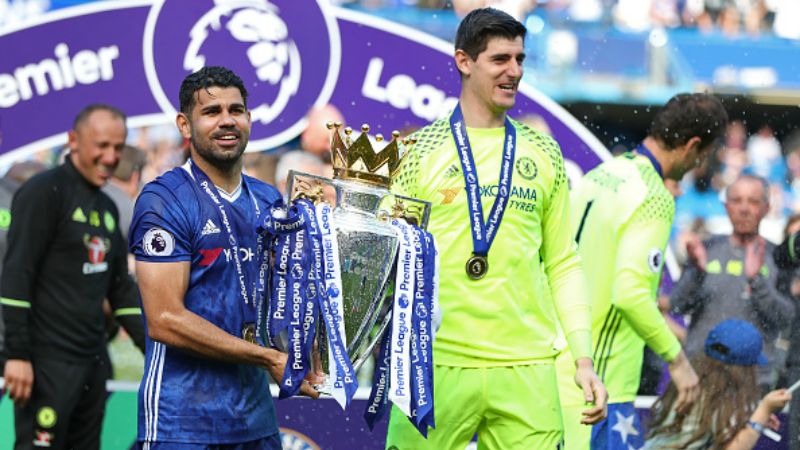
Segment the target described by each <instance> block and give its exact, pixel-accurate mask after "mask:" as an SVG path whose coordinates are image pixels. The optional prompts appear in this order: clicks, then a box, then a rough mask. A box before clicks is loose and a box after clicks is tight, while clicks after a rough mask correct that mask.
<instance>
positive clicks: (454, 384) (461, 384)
mask: <svg viewBox="0 0 800 450" xmlns="http://www.w3.org/2000/svg"><path fill="white" fill-rule="evenodd" d="M433 373H434V407H435V411H434V415H435V420H436V429H433V430H429V431H428V439H425V438H423V437H422V435H420V434H419V432H418V431H417V429H416V428H414V426H413V425H412V424H411V422H409V420H408V418H406V417H405V415H404V414H403V413H402V412H400V410H398V409H397V408H395V407H392V413H391V417H390V420H389V432H388V433H387V436H386V448H387V449H391V450H412V449H413V450H418V449H431V450H433V449H435V450H450V449H453V450H464V448H465V447H466V446H467V444H469V442H470V441H471V440H472V437H473V436H474V435H475V433H478V448H479V449H481V450H482V449H498V450H505V449H537V450H539V449H543V450H551V449H552V450H556V449H557V448H558V446H559V445H560V444H561V413H560V410H559V403H558V388H557V386H556V373H555V367H554V366H553V365H552V364H532V365H526V366H508V367H484V368H465V367H450V366H435V367H434V372H433Z"/></svg>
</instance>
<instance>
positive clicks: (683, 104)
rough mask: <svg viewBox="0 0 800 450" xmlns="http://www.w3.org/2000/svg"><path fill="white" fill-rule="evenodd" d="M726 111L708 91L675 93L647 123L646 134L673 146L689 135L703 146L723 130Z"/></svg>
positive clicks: (710, 143) (683, 142) (720, 134)
mask: <svg viewBox="0 0 800 450" xmlns="http://www.w3.org/2000/svg"><path fill="white" fill-rule="evenodd" d="M727 126H728V113H727V112H726V111H725V107H724V106H722V102H721V101H720V100H719V99H718V98H717V97H715V96H713V95H711V94H700V93H698V94H678V95H676V96H674V97H672V98H671V99H670V100H669V101H668V102H667V104H666V105H664V107H663V108H661V110H659V111H658V113H656V116H655V118H654V119H653V123H652V124H650V132H649V134H650V136H652V137H654V138H655V139H656V140H657V141H659V142H661V143H662V144H664V146H665V147H666V148H667V149H670V150H672V149H675V148H677V147H680V146H681V145H684V144H686V143H687V142H688V141H689V139H691V138H693V137H695V136H696V137H698V138H700V147H701V148H707V147H708V146H710V145H712V144H714V143H715V142H716V141H717V140H718V139H720V138H721V137H722V136H723V135H724V134H725V128H726V127H727Z"/></svg>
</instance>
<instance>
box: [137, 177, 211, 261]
mask: <svg viewBox="0 0 800 450" xmlns="http://www.w3.org/2000/svg"><path fill="white" fill-rule="evenodd" d="M164 191H165V189H155V188H150V189H148V187H145V190H144V191H143V192H142V193H141V194H140V195H139V198H138V199H137V200H136V206H135V208H134V210H133V219H132V221H131V229H130V232H129V235H128V241H129V243H130V251H131V253H133V254H134V256H135V257H136V259H137V260H138V261H148V262H176V261H191V259H192V254H193V248H192V242H193V241H194V239H193V237H194V236H193V234H194V233H193V231H192V230H193V229H195V227H193V226H192V220H191V219H190V216H189V214H188V213H187V208H188V207H189V206H191V205H185V204H182V203H180V202H179V201H178V199H177V198H176V197H175V196H174V195H173V194H172V193H171V192H164Z"/></svg>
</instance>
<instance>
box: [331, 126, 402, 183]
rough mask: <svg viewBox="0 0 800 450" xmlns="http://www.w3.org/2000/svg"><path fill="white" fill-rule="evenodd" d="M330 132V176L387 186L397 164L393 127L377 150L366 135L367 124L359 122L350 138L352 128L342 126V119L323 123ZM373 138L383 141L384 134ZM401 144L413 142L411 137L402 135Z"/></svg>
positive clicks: (397, 157) (396, 147)
mask: <svg viewBox="0 0 800 450" xmlns="http://www.w3.org/2000/svg"><path fill="white" fill-rule="evenodd" d="M326 126H327V127H328V129H329V130H331V131H332V133H331V154H332V156H333V158H332V159H333V177H334V178H337V179H340V180H356V181H361V182H365V183H369V184H373V185H377V186H382V187H385V188H389V187H390V186H391V184H392V176H393V175H395V173H396V172H397V169H398V168H399V167H400V160H401V156H400V147H399V145H398V138H399V137H400V132H399V131H392V140H391V141H389V143H388V144H386V145H385V146H384V147H383V148H382V149H381V150H380V151H375V149H374V148H373V146H372V142H370V139H369V125H367V124H364V125H361V135H360V136H358V138H356V139H355V140H353V138H352V135H353V129H352V128H350V127H346V128H344V129H342V123H341V122H328V123H327V124H326ZM375 142H376V143H378V144H380V143H381V142H384V138H383V135H381V134H376V135H375ZM400 142H401V143H402V144H403V145H405V146H408V145H412V144H414V140H413V139H403V140H402V141H400Z"/></svg>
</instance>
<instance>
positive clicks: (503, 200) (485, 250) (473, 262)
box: [450, 104, 517, 280]
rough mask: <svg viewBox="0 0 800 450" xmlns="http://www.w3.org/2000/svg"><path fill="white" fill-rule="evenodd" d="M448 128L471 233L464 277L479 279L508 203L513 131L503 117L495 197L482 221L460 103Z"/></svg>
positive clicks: (472, 160) (476, 184) (476, 178)
mask: <svg viewBox="0 0 800 450" xmlns="http://www.w3.org/2000/svg"><path fill="white" fill-rule="evenodd" d="M450 131H451V132H452V133H453V138H454V139H455V141H456V150H457V151H458V159H459V161H460V162H461V171H462V173H463V174H464V183H465V184H466V191H467V207H468V208H469V220H470V223H471V225H472V226H471V227H470V230H471V232H472V248H473V250H472V256H470V258H469V259H468V260H467V264H466V271H467V276H468V277H469V278H470V279H473V280H480V279H481V278H483V277H484V276H486V273H487V272H488V271H489V248H491V246H492V241H494V238H495V236H496V235H497V230H498V229H499V228H500V223H501V222H502V220H503V214H504V213H505V211H506V207H507V206H508V200H509V197H510V195H511V178H512V175H513V170H511V169H512V168H513V167H514V154H515V152H516V140H517V131H516V129H515V128H514V125H512V124H511V121H510V120H509V119H508V117H506V119H505V137H504V138H503V161H502V163H501V165H500V180H499V182H498V189H497V196H496V197H495V199H494V203H493V204H492V209H491V211H489V219H488V220H486V221H484V215H483V205H482V204H481V197H480V184H479V183H478V170H477V168H476V167H475V159H474V158H473V157H472V147H471V146H470V143H469V137H468V136H467V127H466V124H465V123H464V115H463V113H462V112H461V105H460V104H459V105H456V109H455V111H453V114H452V115H451V116H450Z"/></svg>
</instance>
